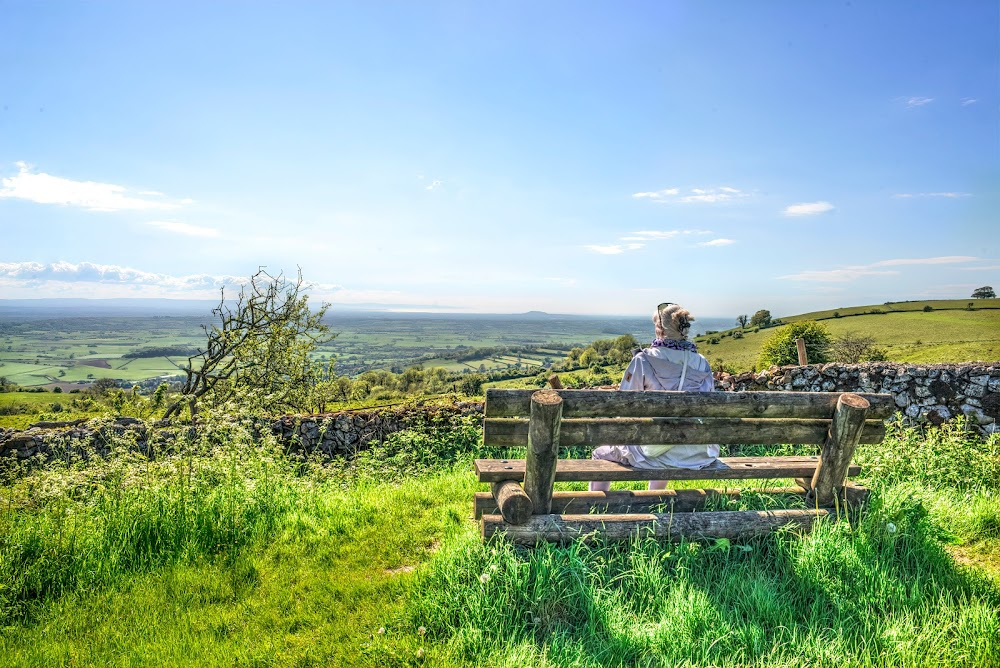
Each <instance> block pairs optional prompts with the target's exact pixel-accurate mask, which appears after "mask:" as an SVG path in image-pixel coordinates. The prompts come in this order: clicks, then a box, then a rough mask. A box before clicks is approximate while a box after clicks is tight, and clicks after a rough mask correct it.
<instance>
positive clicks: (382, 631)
mask: <svg viewBox="0 0 1000 668" xmlns="http://www.w3.org/2000/svg"><path fill="white" fill-rule="evenodd" d="M378 634H379V635H380V636H384V635H385V627H384V626H380V627H378Z"/></svg>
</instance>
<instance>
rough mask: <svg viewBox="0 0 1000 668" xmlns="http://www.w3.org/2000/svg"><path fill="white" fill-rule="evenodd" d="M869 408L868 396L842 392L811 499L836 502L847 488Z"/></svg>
mask: <svg viewBox="0 0 1000 668" xmlns="http://www.w3.org/2000/svg"><path fill="white" fill-rule="evenodd" d="M868 407H869V404H868V401H867V400H866V399H865V398H864V397H859V396H858V395H856V394H851V393H849V392H845V393H844V394H841V395H840V399H839V400H838V401H837V409H836V411H835V412H834V414H833V422H832V423H831V424H830V434H829V436H827V439H826V442H825V443H824V444H823V453H822V454H821V455H820V458H819V464H818V465H817V466H816V472H815V473H814V474H813V478H812V490H811V492H810V499H811V500H812V501H813V502H814V503H816V504H817V505H820V506H829V505H831V504H833V502H834V498H835V497H836V495H837V494H838V492H840V490H841V489H842V488H843V486H844V479H845V478H846V477H847V469H848V467H849V466H850V465H851V459H852V458H853V457H854V449H855V448H856V447H857V446H858V441H860V440H861V432H862V430H863V429H864V426H865V418H866V417H867V415H868Z"/></svg>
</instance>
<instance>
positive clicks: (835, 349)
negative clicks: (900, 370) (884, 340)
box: [830, 332, 887, 364]
mask: <svg viewBox="0 0 1000 668" xmlns="http://www.w3.org/2000/svg"><path fill="white" fill-rule="evenodd" d="M830 356H831V358H832V359H834V360H835V361H837V362H846V363H848V364H857V363H859V362H881V361H884V360H886V359H887V357H886V352H885V350H884V349H883V348H879V347H878V346H877V345H876V341H875V337H873V336H864V335H861V334H856V333H854V332H844V333H843V335H841V336H838V337H837V338H836V339H835V340H834V342H833V345H832V346H830Z"/></svg>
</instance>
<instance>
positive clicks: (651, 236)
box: [584, 230, 732, 255]
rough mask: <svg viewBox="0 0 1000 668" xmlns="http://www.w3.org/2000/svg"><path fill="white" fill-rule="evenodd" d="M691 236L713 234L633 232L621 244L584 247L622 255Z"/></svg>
mask: <svg viewBox="0 0 1000 668" xmlns="http://www.w3.org/2000/svg"><path fill="white" fill-rule="evenodd" d="M690 234H711V231H709V230H639V231H638V232H632V233H631V234H630V235H629V236H626V237H619V239H618V241H619V242H624V243H616V244H610V245H600V244H590V245H587V246H584V248H586V249H587V250H589V251H591V252H593V253H601V254H602V255H621V254H622V253H625V252H627V251H634V250H639V249H640V248H644V247H645V246H646V244H647V243H650V242H656V241H665V240H667V239H674V238H676V237H679V236H684V235H690ZM722 241H724V242H728V243H732V242H731V241H728V240H725V239H723V240H722ZM712 245H716V246H721V245H723V244H722V243H718V244H712Z"/></svg>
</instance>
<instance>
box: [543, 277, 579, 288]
mask: <svg viewBox="0 0 1000 668" xmlns="http://www.w3.org/2000/svg"><path fill="white" fill-rule="evenodd" d="M544 280H546V281H551V282H553V283H555V284H557V285H561V286H563V287H566V288H571V287H573V286H574V285H576V279H575V278H563V277H560V276H546V277H545V278H544Z"/></svg>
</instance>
